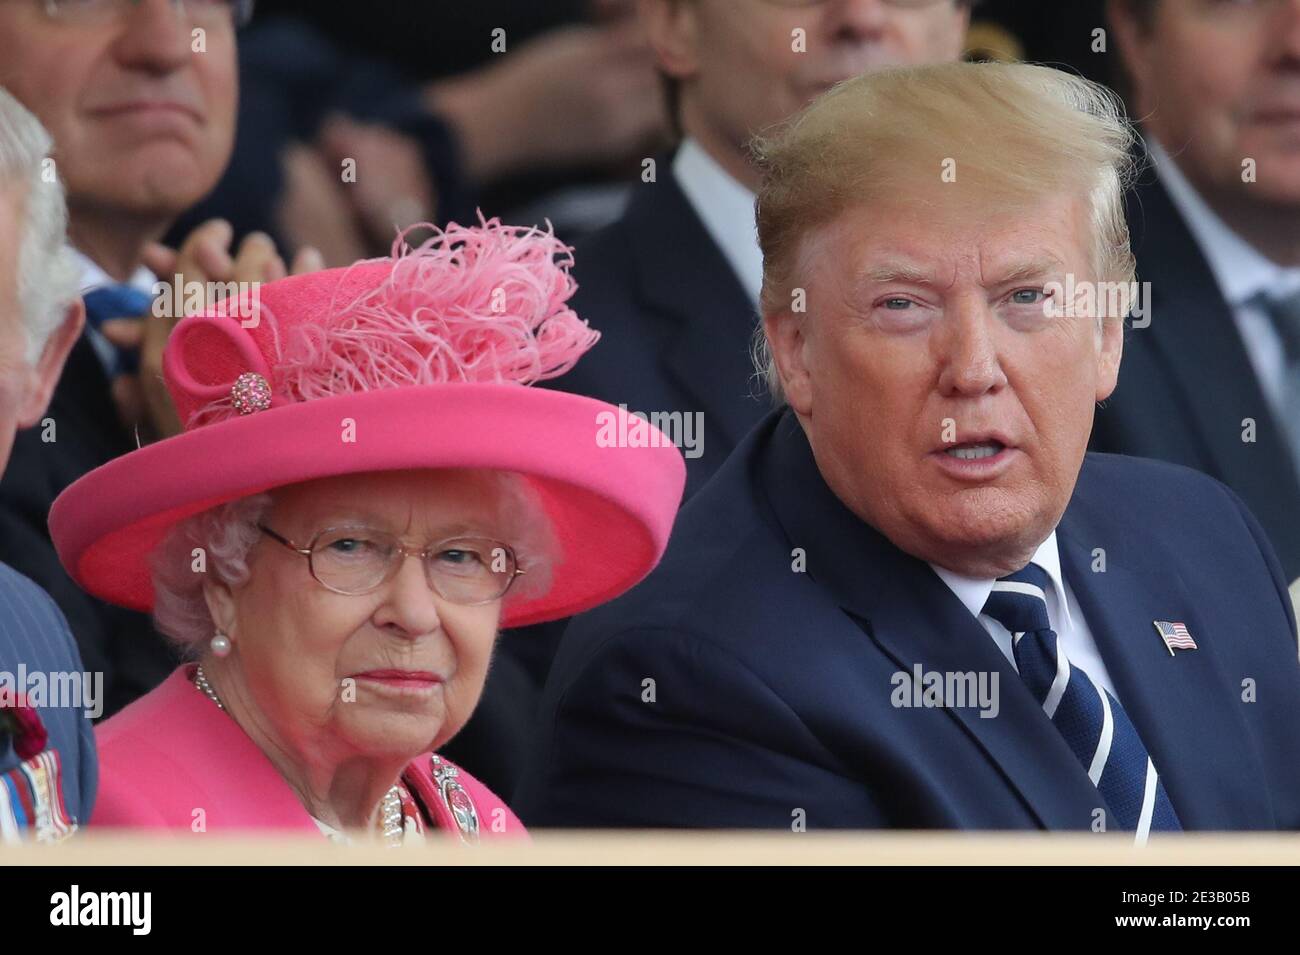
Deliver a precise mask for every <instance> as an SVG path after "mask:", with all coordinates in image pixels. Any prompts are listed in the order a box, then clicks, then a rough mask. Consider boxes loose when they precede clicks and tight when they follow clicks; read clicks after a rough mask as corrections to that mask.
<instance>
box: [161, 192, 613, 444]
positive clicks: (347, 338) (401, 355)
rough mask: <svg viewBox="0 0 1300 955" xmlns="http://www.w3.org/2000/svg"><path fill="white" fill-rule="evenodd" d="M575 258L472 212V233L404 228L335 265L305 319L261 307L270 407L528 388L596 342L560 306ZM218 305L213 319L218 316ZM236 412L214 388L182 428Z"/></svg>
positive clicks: (553, 242)
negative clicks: (378, 253)
mask: <svg viewBox="0 0 1300 955" xmlns="http://www.w3.org/2000/svg"><path fill="white" fill-rule="evenodd" d="M424 229H433V235H432V236H430V237H429V238H427V239H425V240H424V241H423V242H421V243H420V245H418V246H416V247H411V246H410V245H409V244H408V242H407V237H408V235H409V234H410V232H411V231H412V230H424ZM572 265H573V254H572V249H570V248H569V246H567V245H565V244H564V243H563V242H561V241H560V240H559V239H557V238H556V237H555V235H554V233H553V232H552V231H551V229H550V227H549V224H548V227H547V230H546V231H542V230H540V229H537V228H536V227H522V226H509V225H503V224H502V223H501V221H500V220H499V219H496V218H493V219H489V220H483V218H482V215H481V214H480V225H479V226H478V227H474V228H468V227H464V226H460V225H457V224H456V223H451V224H450V225H448V226H447V228H446V229H437V228H436V227H433V226H428V225H417V226H412V227H411V228H410V229H408V230H406V231H404V232H403V233H401V234H400V235H398V237H397V239H396V240H395V241H394V243H393V250H392V255H391V257H390V258H387V259H370V260H366V261H362V262H358V263H356V264H355V265H352V266H349V267H348V268H347V269H342V270H337V271H338V273H339V276H338V279H337V283H336V284H335V285H334V287H333V290H332V292H331V293H330V295H329V298H328V300H327V301H326V302H325V303H324V304H325V307H324V308H323V309H322V313H318V314H316V315H313V316H312V318H311V320H309V321H297V322H293V323H292V324H289V323H278V324H279V326H280V327H277V320H276V318H275V311H274V310H273V309H271V308H262V309H260V310H259V323H261V322H265V323H267V324H268V325H269V326H270V327H269V328H268V329H266V332H269V334H264V335H259V336H257V337H258V338H259V339H260V341H261V348H262V349H264V350H267V351H271V352H272V354H268V355H266V356H265V357H266V358H267V359H268V364H269V366H270V368H269V370H270V372H271V381H270V382H269V384H270V386H271V392H272V394H273V395H275V396H279V398H280V400H279V401H276V402H275V403H276V404H282V403H286V402H291V401H310V400H313V399H316V398H325V397H330V396H333V395H339V394H347V393H351V392H359V391H373V390H375V389H379V388H398V387H404V386H411V385H431V384H448V383H455V382H467V383H468V382H472V383H478V384H485V383H495V384H505V383H513V384H519V385H530V384H533V383H535V382H538V381H543V380H546V379H549V378H554V377H557V376H559V375H562V374H564V373H565V372H566V371H568V370H569V369H570V368H572V367H573V365H574V364H575V363H576V362H577V361H578V359H579V358H580V357H582V355H583V354H584V353H586V351H587V350H588V349H590V348H591V346H592V345H594V344H595V343H596V341H597V340H598V339H599V337H600V333H599V332H596V331H595V330H593V329H592V328H590V327H589V326H588V325H587V323H586V322H584V321H582V320H581V319H580V318H578V316H577V315H576V314H574V312H573V311H572V309H570V308H569V307H568V306H567V304H566V303H567V302H568V300H569V298H570V297H571V296H572V295H573V293H574V291H575V289H576V288H577V285H576V283H575V282H574V280H573V277H572V276H571V275H570V274H569V269H570V268H571V267H572ZM377 269H382V270H383V271H384V272H385V273H386V274H383V275H376V274H375V273H376V270H377ZM304 278H308V277H304ZM215 311H216V312H217V315H216V316H214V317H215V318H216V320H220V319H221V318H223V317H227V316H222V315H221V314H220V310H219V309H218V310H215ZM225 331H226V333H227V334H232V333H235V332H234V329H230V328H227V329H226V330H225ZM181 338H184V336H181ZM180 343H181V342H180V340H179V339H178V342H177V344H178V346H179V345H180ZM268 345H269V347H268ZM182 361H183V362H184V358H183V357H182ZM175 384H177V383H176V382H173V385H175ZM182 387H183V386H182ZM177 403H178V405H179V404H181V402H179V401H178V402H177ZM237 415H238V411H237V410H236V407H235V404H234V402H233V401H232V397H231V396H230V395H229V394H222V395H221V396H219V397H217V398H215V399H212V400H208V401H205V402H203V403H201V404H198V405H197V407H195V408H194V410H193V412H192V413H191V414H190V415H189V416H188V419H187V420H186V427H187V429H189V428H194V427H198V426H202V425H206V424H210V423H212V422H215V421H220V420H224V419H227V418H231V417H235V416H237Z"/></svg>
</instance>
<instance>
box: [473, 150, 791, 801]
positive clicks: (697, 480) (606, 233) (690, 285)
mask: <svg viewBox="0 0 1300 955" xmlns="http://www.w3.org/2000/svg"><path fill="white" fill-rule="evenodd" d="M656 165H657V167H658V169H659V176H658V179H657V181H656V182H637V183H635V184H633V185H632V187H631V189H632V193H631V200H630V201H629V203H628V206H627V209H626V211H625V212H624V214H623V216H622V218H620V219H619V220H618V221H617V222H615V223H613V224H612V225H610V226H607V227H606V228H604V229H602V230H600V231H598V232H595V233H593V234H592V235H591V236H589V237H587V238H585V239H583V240H581V241H579V242H578V243H577V244H576V246H575V251H574V270H573V274H574V276H575V277H576V279H577V281H578V291H577V293H576V294H575V295H574V296H573V298H572V299H571V300H570V305H571V307H572V308H573V310H574V311H575V312H577V314H578V317H579V318H582V319H585V320H586V321H587V322H589V323H590V324H591V326H592V327H593V328H596V329H598V330H599V331H600V334H601V338H600V341H598V342H597V343H596V345H595V347H594V348H592V349H591V351H589V352H587V354H585V355H584V356H583V357H582V358H581V360H579V362H578V364H577V365H576V366H575V367H574V368H573V369H572V370H571V371H569V372H568V373H566V374H564V375H562V376H561V377H559V378H555V379H552V380H551V381H549V382H544V383H543V384H544V385H545V386H547V387H552V388H556V389H558V390H560V391H571V392H574V393H576V394H580V395H589V396H590V397H593V398H599V399H601V400H602V401H608V402H609V403H610V404H614V405H618V404H625V405H627V407H628V409H629V410H631V411H639V412H643V413H645V414H651V413H653V412H657V411H658V412H681V413H682V414H683V415H685V414H693V413H695V412H700V413H702V415H703V419H702V423H703V430H702V434H703V444H702V449H701V450H702V452H703V453H702V454H700V455H699V456H698V457H691V456H690V454H692V453H693V452H691V451H690V449H688V448H684V449H683V453H685V454H687V457H686V491H685V496H686V497H687V498H689V497H690V496H691V495H692V494H694V493H695V492H696V491H697V490H699V488H700V486H701V485H703V484H704V483H705V481H707V480H708V479H709V478H710V477H711V476H712V475H713V473H714V472H715V471H717V470H718V468H719V467H720V466H721V465H722V462H723V461H724V460H726V457H727V455H728V454H730V453H731V450H732V449H733V448H734V447H735V446H736V444H737V443H738V442H739V441H740V440H741V438H742V437H743V436H744V435H745V433H746V432H747V431H748V430H749V429H750V428H751V427H752V426H753V425H754V424H755V423H756V422H758V421H759V419H761V418H762V416H763V414H764V413H765V412H766V410H767V402H766V399H761V398H758V397H756V395H757V394H758V393H759V392H760V389H759V387H758V386H757V385H756V384H755V382H754V380H753V375H754V367H753V362H752V360H751V358H750V340H751V336H752V335H753V332H754V329H755V328H756V327H757V323H758V317H757V314H756V312H755V310H754V307H753V303H752V302H751V300H750V298H749V296H748V294H746V292H745V290H744V288H742V287H741V284H740V281H739V279H737V278H736V273H735V272H734V271H733V269H732V266H731V263H730V262H728V261H727V259H726V257H725V256H724V254H723V252H722V250H721V249H719V248H718V246H717V244H716V243H715V242H714V240H713V237H712V236H710V235H709V233H708V230H707V229H706V228H705V226H704V223H703V222H702V221H701V220H700V217H699V215H698V214H697V213H696V211H695V209H694V208H693V207H692V206H691V203H690V200H689V199H687V197H686V194H685V193H684V192H683V191H682V188H681V186H680V185H679V184H678V181H677V179H676V177H675V176H674V175H673V172H672V158H671V157H669V156H661V157H659V159H658V160H657V163H656ZM566 623H567V620H558V621H554V622H552V623H545V624H539V625H537V626H533V627H526V628H524V629H522V630H519V631H514V632H507V633H506V634H505V635H504V637H503V638H502V641H503V646H505V647H508V648H510V649H511V650H512V651H513V652H514V654H515V655H517V656H518V657H519V658H520V659H522V660H523V661H524V662H525V663H526V665H527V666H528V667H529V670H530V672H531V673H532V674H533V675H534V678H535V679H536V680H537V682H538V686H541V685H542V684H543V683H544V682H545V680H546V678H547V675H548V673H549V670H550V666H551V661H552V660H553V659H554V656H555V648H556V646H557V645H558V643H559V640H560V636H561V634H562V633H563V631H564V627H565V625H566ZM496 682H497V680H496V677H495V676H489V679H488V684H487V685H488V689H489V690H490V691H494V690H495V686H494V684H495V683H496ZM472 726H473V721H471V727H472ZM530 731H531V727H530ZM519 752H520V754H521V755H526V753H527V749H526V746H525V747H521V748H520V749H519ZM451 756H452V758H453V759H455V758H456V757H455V754H454V753H453V754H451ZM518 776H519V771H518V769H516V771H515V772H514V773H513V774H511V785H510V786H508V787H499V788H497V792H503V793H507V794H508V793H510V792H513V791H514V780H516V779H517V778H518ZM485 781H486V782H489V783H491V780H490V779H488V780H485Z"/></svg>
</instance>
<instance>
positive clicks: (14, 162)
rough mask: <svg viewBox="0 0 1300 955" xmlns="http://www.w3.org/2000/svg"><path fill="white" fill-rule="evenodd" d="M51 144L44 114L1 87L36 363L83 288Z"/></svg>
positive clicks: (23, 310)
mask: <svg viewBox="0 0 1300 955" xmlns="http://www.w3.org/2000/svg"><path fill="white" fill-rule="evenodd" d="M53 145H54V143H53V140H52V139H51V138H50V134H49V133H48V132H46V131H45V127H44V126H42V125H41V123H40V120H38V119H37V118H36V117H35V116H34V115H32V113H31V111H30V110H28V109H27V107H25V106H23V104H22V103H20V102H18V100H16V99H15V98H14V97H13V95H12V94H11V93H9V92H8V91H6V90H5V89H3V88H0V183H3V184H4V185H6V186H12V185H19V184H21V185H22V186H23V189H22V192H21V200H20V201H21V203H22V220H23V229H22V236H21V239H20V244H19V247H18V277H17V278H18V307H19V310H20V314H21V318H22V323H23V330H24V332H25V333H26V336H27V352H26V358H27V361H28V362H33V363H34V362H35V361H36V360H37V359H38V358H39V357H40V355H41V352H42V351H43V350H44V348H45V343H46V342H47V341H48V340H49V337H50V335H51V334H52V333H53V332H54V330H55V329H56V328H58V327H59V325H60V323H62V321H63V319H64V316H65V315H66V314H67V309H68V306H69V305H71V304H72V303H73V302H75V301H76V300H77V297H78V294H79V292H78V281H77V278H78V269H77V264H76V260H75V259H74V257H73V254H72V250H71V248H69V246H68V207H67V202H66V201H65V199H64V194H63V184H62V183H61V182H60V181H59V177H58V176H57V175H55V174H54V160H53V159H52V158H51V157H50V151H51V149H52V148H53ZM16 211H17V210H16Z"/></svg>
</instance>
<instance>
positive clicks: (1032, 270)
mask: <svg viewBox="0 0 1300 955" xmlns="http://www.w3.org/2000/svg"><path fill="white" fill-rule="evenodd" d="M1062 265H1063V263H1062V262H1061V260H1060V259H1058V258H1056V257H1055V256H1051V255H1049V256H1044V257H1043V258H1040V259H1032V260H1030V261H1028V262H1022V263H1020V264H1019V265H1013V266H1011V267H1009V268H1008V269H1006V271H1003V272H998V273H997V276H996V278H994V279H993V280H992V281H990V282H988V283H986V284H988V285H1007V284H1009V283H1011V282H1025V281H1033V280H1035V279H1041V278H1043V277H1044V276H1047V275H1051V274H1052V273H1054V272H1059V271H1060V270H1061V268H1062Z"/></svg>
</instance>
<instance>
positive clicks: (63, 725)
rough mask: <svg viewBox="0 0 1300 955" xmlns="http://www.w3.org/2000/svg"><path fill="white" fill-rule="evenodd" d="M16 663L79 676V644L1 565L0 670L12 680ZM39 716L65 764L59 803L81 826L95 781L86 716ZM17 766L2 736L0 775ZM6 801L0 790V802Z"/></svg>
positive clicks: (63, 712)
mask: <svg viewBox="0 0 1300 955" xmlns="http://www.w3.org/2000/svg"><path fill="white" fill-rule="evenodd" d="M20 663H22V664H26V667H27V672H28V673H32V672H37V671H39V672H41V673H44V674H59V673H80V672H83V670H82V666H81V657H80V655H79V654H78V653H77V645H76V643H75V642H73V639H72V634H71V633H70V632H69V631H68V624H67V621H65V620H64V619H63V614H61V613H60V612H59V608H58V607H57V606H55V604H54V601H53V600H51V599H50V597H49V595H48V594H46V593H45V591H43V590H41V588H40V587H37V586H36V585H35V584H34V583H32V582H31V581H30V580H28V579H27V578H26V577H24V576H23V575H22V574H20V573H18V572H17V571H15V570H13V569H12V568H11V567H7V566H6V565H4V564H0V670H4V671H6V672H7V673H8V674H11V677H10V679H12V680H15V681H16V680H17V678H18V665H19V664H20ZM46 679H47V680H48V679H50V677H48V676H47V677H46ZM17 689H19V690H20V691H21V690H22V689H23V687H21V686H18V687H17ZM38 714H39V716H40V718H41V722H42V723H43V724H44V725H45V729H46V730H47V731H48V733H49V742H48V744H47V746H46V748H47V749H54V750H57V751H58V754H59V761H60V763H61V764H62V766H63V804H64V806H65V808H66V809H67V811H68V815H69V816H70V817H71V818H72V819H73V820H75V821H76V822H78V823H79V824H80V825H82V826H84V825H85V824H86V822H87V821H88V820H89V819H90V813H91V811H92V810H93V809H94V807H95V786H96V784H97V782H98V780H99V768H98V763H97V762H96V759H95V733H94V730H93V729H92V727H91V723H90V718H89V717H88V716H86V712H85V710H84V709H83V708H80V707H56V706H43V707H41V708H39V710H38ZM21 762H22V760H20V759H19V758H18V754H17V753H16V752H15V751H14V747H13V742H12V741H11V740H10V739H8V737H0V775H3V774H4V773H7V772H9V771H10V770H11V769H14V768H16V767H17V766H18V765H19V764H20V763H21ZM6 798H8V797H7V796H6V795H5V793H4V791H3V787H0V799H6Z"/></svg>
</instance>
